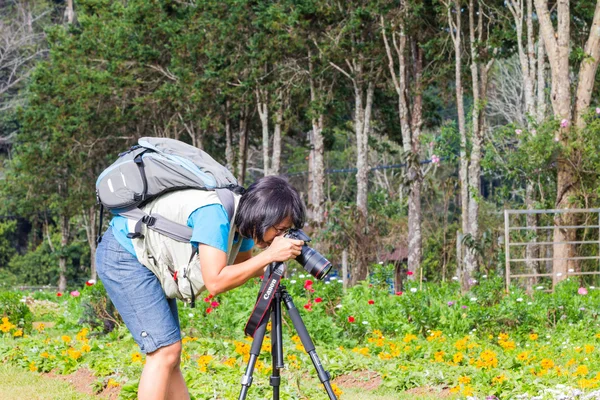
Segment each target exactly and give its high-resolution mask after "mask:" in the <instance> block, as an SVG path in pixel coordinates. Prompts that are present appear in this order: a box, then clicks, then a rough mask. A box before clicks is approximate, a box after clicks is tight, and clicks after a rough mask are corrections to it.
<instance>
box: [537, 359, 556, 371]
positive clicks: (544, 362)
mask: <svg viewBox="0 0 600 400" xmlns="http://www.w3.org/2000/svg"><path fill="white" fill-rule="evenodd" d="M540 365H541V366H542V368H544V369H550V368H552V367H554V361H552V360H550V359H548V358H544V359H543V360H542V361H541V362H540Z"/></svg>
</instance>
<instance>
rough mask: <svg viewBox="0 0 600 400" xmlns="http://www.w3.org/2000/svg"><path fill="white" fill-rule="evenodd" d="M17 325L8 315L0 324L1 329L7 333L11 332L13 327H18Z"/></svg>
mask: <svg viewBox="0 0 600 400" xmlns="http://www.w3.org/2000/svg"><path fill="white" fill-rule="evenodd" d="M16 327H17V326H16V325H14V324H12V323H11V322H10V321H9V320H8V317H4V318H2V324H1V325H0V331H2V332H4V333H7V332H10V331H11V330H12V329H13V328H16Z"/></svg>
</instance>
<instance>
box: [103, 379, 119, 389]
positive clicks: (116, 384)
mask: <svg viewBox="0 0 600 400" xmlns="http://www.w3.org/2000/svg"><path fill="white" fill-rule="evenodd" d="M106 387H107V388H113V387H119V382H117V381H115V380H114V379H113V378H110V379H109V380H108V382H107V383H106Z"/></svg>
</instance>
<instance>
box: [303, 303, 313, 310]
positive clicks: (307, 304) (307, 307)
mask: <svg viewBox="0 0 600 400" xmlns="http://www.w3.org/2000/svg"><path fill="white" fill-rule="evenodd" d="M304 308H306V309H307V310H308V311H312V303H311V302H310V301H309V302H308V303H306V304H305V305H304Z"/></svg>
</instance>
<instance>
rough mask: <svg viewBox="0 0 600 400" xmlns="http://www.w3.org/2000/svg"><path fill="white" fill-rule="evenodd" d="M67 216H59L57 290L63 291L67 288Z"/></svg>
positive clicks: (68, 232)
mask: <svg viewBox="0 0 600 400" xmlns="http://www.w3.org/2000/svg"><path fill="white" fill-rule="evenodd" d="M69 236H70V229H69V218H68V217H67V216H65V215H62V216H61V217H60V254H59V257H58V271H59V278H58V291H59V292H61V293H62V292H64V291H65V290H66V289H67V256H66V254H65V253H66V252H65V249H66V247H67V245H68V244H69Z"/></svg>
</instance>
